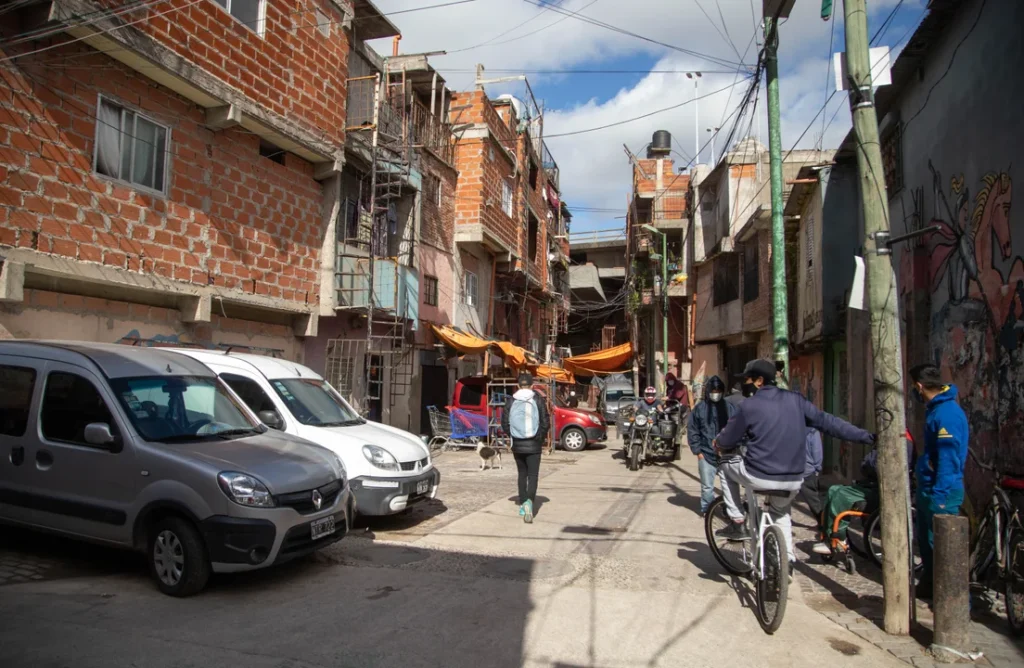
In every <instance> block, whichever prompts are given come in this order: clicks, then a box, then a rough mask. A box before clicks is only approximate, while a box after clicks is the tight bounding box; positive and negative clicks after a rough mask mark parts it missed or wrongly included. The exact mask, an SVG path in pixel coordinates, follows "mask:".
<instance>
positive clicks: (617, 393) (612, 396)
mask: <svg viewBox="0 0 1024 668" xmlns="http://www.w3.org/2000/svg"><path fill="white" fill-rule="evenodd" d="M604 400H605V401H607V402H612V401H619V400H623V401H636V397H634V396H633V393H632V392H630V391H627V390H608V391H607V392H605V395H604Z"/></svg>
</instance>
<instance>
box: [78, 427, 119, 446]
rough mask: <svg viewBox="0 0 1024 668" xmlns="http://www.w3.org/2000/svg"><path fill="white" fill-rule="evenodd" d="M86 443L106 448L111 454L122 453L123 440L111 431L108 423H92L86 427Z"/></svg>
mask: <svg viewBox="0 0 1024 668" xmlns="http://www.w3.org/2000/svg"><path fill="white" fill-rule="evenodd" d="M85 442H86V443H88V444H89V445H98V446H100V447H105V448H106V449H108V450H110V451H111V452H121V440H120V439H119V438H117V437H116V436H114V434H113V433H112V432H111V431H110V425H109V424H107V423H106V422H92V423H90V424H87V425H85Z"/></svg>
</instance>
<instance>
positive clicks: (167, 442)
mask: <svg viewBox="0 0 1024 668" xmlns="http://www.w3.org/2000/svg"><path fill="white" fill-rule="evenodd" d="M353 510H354V509H353V500H352V494H351V491H350V490H349V484H348V480H347V479H346V475H345V468H344V466H343V465H342V463H341V461H340V460H339V459H338V457H337V456H336V455H335V454H334V453H332V452H330V451H329V450H326V449H324V448H322V447H320V446H317V445H314V444H312V443H309V442H308V441H305V440H302V439H299V438H296V437H293V436H289V435H287V434H283V433H281V432H277V431H273V432H268V429H267V427H266V426H265V425H263V424H261V423H260V421H259V420H258V419H257V418H256V416H255V415H253V414H252V412H251V411H250V410H249V409H248V408H247V407H246V406H245V405H244V404H243V403H242V402H241V400H239V399H238V397H237V396H236V395H235V394H234V393H233V392H232V391H231V390H230V389H229V388H228V387H227V386H226V385H224V383H223V381H221V380H220V379H218V378H217V376H216V374H214V373H213V371H211V370H210V369H209V368H208V367H206V366H205V365H204V364H202V363H200V362H197V361H196V360H194V359H192V358H189V357H186V356H184V355H179V354H177V353H174V352H170V351H166V350H161V349H158V348H131V347H128V346H123V345H114V344H98V343H74V342H43V341H39V342H35V341H0V521H2V522H7V523H12V524H18V525H23V526H27V527H32V528H36V529H42V530H46V531H52V532H57V533H61V534H64V535H68V536H71V537H74V538H80V539H85V540H91V541H95V542H99V543H104V544H108V545H112V546H118V547H124V548H129V549H135V550H139V551H142V552H144V553H145V554H146V561H147V563H148V566H149V569H150V571H151V572H152V574H153V576H154V578H155V579H156V583H157V586H158V587H159V588H160V590H161V591H163V592H164V593H166V594H170V595H172V596H189V595H191V594H195V593H197V592H199V591H200V590H202V589H203V587H204V586H205V584H206V582H207V580H208V578H209V576H210V573H211V572H232V571H244V570H252V569H256V568H262V567H265V566H269V565H271V564H276V563H280V562H282V561H286V560H288V559H292V558H294V557H298V556H300V555H303V554H308V553H310V552H312V551H314V550H317V549H319V548H322V547H324V546H325V545H329V544H330V543H333V542H335V541H337V540H340V539H341V538H342V537H343V536H344V535H345V534H346V532H347V531H348V527H349V523H350V521H351V518H352V514H353Z"/></svg>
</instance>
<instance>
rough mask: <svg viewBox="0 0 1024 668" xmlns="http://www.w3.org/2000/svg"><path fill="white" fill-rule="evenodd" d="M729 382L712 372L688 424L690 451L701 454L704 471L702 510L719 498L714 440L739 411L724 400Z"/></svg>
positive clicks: (699, 464)
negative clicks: (716, 484)
mask: <svg viewBox="0 0 1024 668" xmlns="http://www.w3.org/2000/svg"><path fill="white" fill-rule="evenodd" d="M724 395H725V383H723V382H722V379H721V378H719V377H718V376H712V377H711V378H709V379H708V382H707V383H706V384H705V385H704V399H703V400H702V401H700V402H699V403H698V404H697V405H696V406H694V407H693V410H692V411H690V418H689V420H688V421H687V426H686V438H687V440H688V441H689V443H690V452H692V453H693V454H695V455H697V470H698V473H699V474H700V512H701V515H703V514H704V513H705V512H707V509H708V506H710V505H711V502H712V501H714V500H715V476H716V475H717V474H718V453H717V452H715V446H714V445H713V444H714V441H715V437H716V436H718V432H720V431H722V429H724V428H725V425H726V423H727V422H728V421H729V418H731V417H732V416H733V415H735V414H736V407H735V406H734V405H732V404H731V403H729V402H728V401H725V400H724Z"/></svg>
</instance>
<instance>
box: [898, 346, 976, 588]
mask: <svg viewBox="0 0 1024 668" xmlns="http://www.w3.org/2000/svg"><path fill="white" fill-rule="evenodd" d="M910 379H911V381H913V383H914V386H913V391H912V393H913V395H914V398H915V399H917V400H918V401H922V402H924V403H925V421H924V452H923V453H921V456H920V457H918V459H917V470H916V474H917V506H916V507H917V541H918V550H919V551H920V553H921V565H922V568H921V579H920V581H919V582H918V585H917V597H918V598H921V599H930V598H931V597H932V569H933V561H932V558H933V554H932V550H933V549H934V545H935V537H934V534H933V533H932V518H934V517H935V515H956V514H958V513H959V512H960V504H962V503H963V502H964V466H965V465H966V463H967V443H968V438H969V437H970V429H969V427H968V423H967V416H966V415H965V414H964V411H963V409H962V408H960V405H959V404H958V403H957V399H956V397H957V389H956V386H955V385H946V384H944V383H943V382H942V375H941V373H940V372H939V369H938V367H936V366H935V365H933V364H921V365H919V366H915V367H914V368H913V369H911V370H910Z"/></svg>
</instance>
